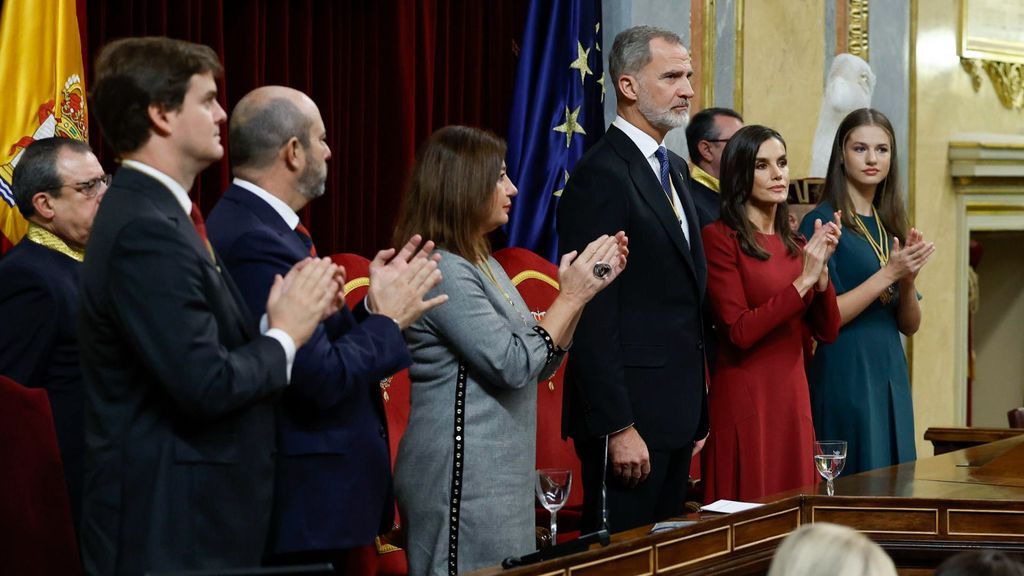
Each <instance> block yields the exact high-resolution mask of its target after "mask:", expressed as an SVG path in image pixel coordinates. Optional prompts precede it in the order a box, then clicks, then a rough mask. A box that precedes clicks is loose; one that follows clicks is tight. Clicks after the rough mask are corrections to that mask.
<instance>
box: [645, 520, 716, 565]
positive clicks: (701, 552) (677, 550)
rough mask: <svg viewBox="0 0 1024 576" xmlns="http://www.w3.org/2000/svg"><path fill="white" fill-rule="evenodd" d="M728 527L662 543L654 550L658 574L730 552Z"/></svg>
mask: <svg viewBox="0 0 1024 576" xmlns="http://www.w3.org/2000/svg"><path fill="white" fill-rule="evenodd" d="M731 532H732V531H731V530H730V527H729V526H724V527H722V528H716V529H714V530H708V531H707V532H701V533H698V534H691V535H690V536H684V537H682V538H676V539H674V540H669V541H668V542H662V543H661V544H658V545H657V546H656V548H655V551H656V552H655V559H656V565H657V568H658V572H659V573H661V572H666V571H668V570H672V569H675V568H681V567H683V566H689V565H691V564H696V563H698V562H703V561H705V560H710V559H712V558H717V557H718V556H722V555H723V554H728V553H729V552H731V551H732V548H731V547H730V546H729V540H730V538H729V536H730V534H731Z"/></svg>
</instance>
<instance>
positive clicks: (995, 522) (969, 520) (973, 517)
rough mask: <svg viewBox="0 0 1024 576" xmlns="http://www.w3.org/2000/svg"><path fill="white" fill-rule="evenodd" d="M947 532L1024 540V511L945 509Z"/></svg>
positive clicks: (957, 534)
mask: <svg viewBox="0 0 1024 576" xmlns="http://www.w3.org/2000/svg"><path fill="white" fill-rule="evenodd" d="M946 515H947V518H948V519H947V521H946V525H947V526H948V530H949V534H950V535H954V536H999V537H1003V538H1015V539H1019V540H1021V541H1024V511H1017V510H961V509H955V508H954V509H950V510H947V511H946Z"/></svg>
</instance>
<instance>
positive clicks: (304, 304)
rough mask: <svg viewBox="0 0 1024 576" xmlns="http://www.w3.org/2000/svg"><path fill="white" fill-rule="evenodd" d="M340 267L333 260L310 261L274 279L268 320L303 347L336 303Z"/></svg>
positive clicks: (269, 301)
mask: <svg viewBox="0 0 1024 576" xmlns="http://www.w3.org/2000/svg"><path fill="white" fill-rule="evenodd" d="M337 273H338V267H337V266H336V265H335V264H334V263H332V262H331V260H330V258H307V259H305V260H303V261H301V262H299V263H298V264H296V265H295V266H293V267H292V269H291V270H290V271H289V272H288V274H287V275H285V276H284V277H283V278H282V277H281V275H280V274H278V275H277V276H275V277H274V284H273V285H272V286H271V287H270V295H269V296H268V297H267V321H268V323H269V325H270V327H271V328H279V329H281V330H284V331H285V332H286V333H287V334H288V335H289V336H291V338H292V340H293V341H294V342H295V345H296V346H302V345H303V344H305V342H306V340H308V339H309V337H310V336H311V335H312V334H313V330H315V329H316V327H317V325H318V324H319V323H320V321H321V320H322V319H323V318H324V314H325V311H326V310H327V309H328V308H330V307H332V306H333V305H334V304H332V302H334V301H336V298H337V294H338V291H339V290H340V289H341V288H340V287H339V286H338V283H337V281H336V279H335V278H336V277H337Z"/></svg>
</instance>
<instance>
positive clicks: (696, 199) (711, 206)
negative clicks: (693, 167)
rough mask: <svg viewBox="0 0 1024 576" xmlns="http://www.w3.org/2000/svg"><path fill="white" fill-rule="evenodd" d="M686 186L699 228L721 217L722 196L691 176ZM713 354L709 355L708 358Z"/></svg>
mask: <svg viewBox="0 0 1024 576" xmlns="http://www.w3.org/2000/svg"><path fill="white" fill-rule="evenodd" d="M686 187H687V188H689V189H690V194H691V196H692V197H693V205H694V206H695V207H696V208H697V221H698V222H700V228H701V230H703V229H704V227H705V226H707V225H708V224H711V223H712V222H715V221H716V220H718V219H719V218H721V217H722V197H721V196H719V195H718V192H715V191H714V190H712V189H711V188H708V187H707V186H705V185H704V184H701V183H700V182H698V181H697V180H695V179H694V178H693V177H692V176H691V177H690V178H688V179H687V182H686ZM711 358H713V356H709V358H708V359H709V360H710V359H711Z"/></svg>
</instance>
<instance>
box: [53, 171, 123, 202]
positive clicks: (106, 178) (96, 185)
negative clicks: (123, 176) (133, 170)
mask: <svg viewBox="0 0 1024 576" xmlns="http://www.w3.org/2000/svg"><path fill="white" fill-rule="evenodd" d="M111 180H113V176H111V175H110V174H104V175H103V176H100V177H99V178H93V179H92V180H86V181H85V182H76V183H75V184H61V186H60V187H61V188H71V189H72V190H74V191H75V192H78V193H79V194H81V195H83V196H85V197H86V198H95V197H96V196H98V195H99V193H100V192H102V191H103V190H106V189H107V186H110V181H111Z"/></svg>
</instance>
